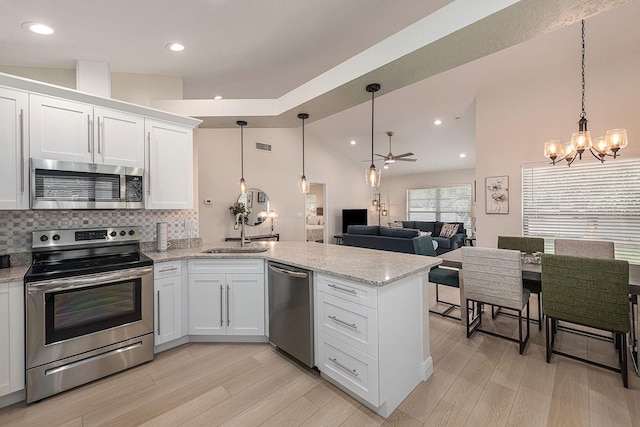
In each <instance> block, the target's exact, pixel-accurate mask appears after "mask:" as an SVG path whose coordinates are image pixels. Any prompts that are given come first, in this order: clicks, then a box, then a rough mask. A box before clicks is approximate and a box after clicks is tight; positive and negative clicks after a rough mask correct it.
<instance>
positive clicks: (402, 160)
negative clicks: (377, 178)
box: [395, 157, 418, 162]
mask: <svg viewBox="0 0 640 427" xmlns="http://www.w3.org/2000/svg"><path fill="white" fill-rule="evenodd" d="M395 160H396V162H415V161H416V160H418V159H399V158H397V157H396V159H395Z"/></svg>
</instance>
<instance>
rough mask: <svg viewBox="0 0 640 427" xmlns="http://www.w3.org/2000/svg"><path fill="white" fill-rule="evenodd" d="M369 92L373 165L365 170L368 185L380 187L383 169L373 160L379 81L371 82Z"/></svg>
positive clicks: (367, 89)
mask: <svg viewBox="0 0 640 427" xmlns="http://www.w3.org/2000/svg"><path fill="white" fill-rule="evenodd" d="M365 89H366V91H367V92H369V93H371V166H369V169H367V170H365V172H364V173H365V175H364V177H365V181H366V183H367V186H368V187H372V188H378V187H380V177H381V176H380V175H381V173H382V171H381V170H380V169H379V168H376V165H375V163H374V162H373V134H374V96H375V93H376V92H377V91H379V90H380V84H379V83H371V84H369V85H367V87H366V88H365Z"/></svg>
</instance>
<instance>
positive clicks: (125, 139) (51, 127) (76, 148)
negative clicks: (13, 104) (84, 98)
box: [29, 94, 144, 168]
mask: <svg viewBox="0 0 640 427" xmlns="http://www.w3.org/2000/svg"><path fill="white" fill-rule="evenodd" d="M29 111H30V134H31V135H30V136H31V138H30V146H31V156H32V157H35V158H40V159H51V160H65V161H72V162H73V161H75V162H86V163H100V164H109V165H117V166H131V167H141V168H142V167H144V118H143V117H141V116H137V115H134V114H128V113H124V112H120V111H116V110H110V109H106V108H100V107H95V108H94V107H93V106H92V105H89V104H84V103H80V102H73V101H67V100H63V99H58V98H50V97H47V96H42V95H36V94H32V95H30V109H29Z"/></svg>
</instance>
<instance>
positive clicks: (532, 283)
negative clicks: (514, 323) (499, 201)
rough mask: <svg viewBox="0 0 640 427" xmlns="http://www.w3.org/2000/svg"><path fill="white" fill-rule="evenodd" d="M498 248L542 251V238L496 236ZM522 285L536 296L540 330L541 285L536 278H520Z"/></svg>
mask: <svg viewBox="0 0 640 427" xmlns="http://www.w3.org/2000/svg"><path fill="white" fill-rule="evenodd" d="M498 249H512V250H517V251H520V252H525V253H527V254H533V253H535V252H540V253H543V252H544V239H543V238H540V237H517V236H498ZM522 286H524V288H525V289H529V291H530V292H531V293H532V294H535V295H536V296H537V297H538V320H537V322H538V330H539V331H541V330H542V319H543V316H542V295H541V294H540V291H541V289H542V285H541V283H540V282H539V281H537V280H529V279H522ZM491 315H492V316H494V317H495V315H494V314H493V308H491Z"/></svg>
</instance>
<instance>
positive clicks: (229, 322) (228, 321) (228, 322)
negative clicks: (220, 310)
mask: <svg viewBox="0 0 640 427" xmlns="http://www.w3.org/2000/svg"><path fill="white" fill-rule="evenodd" d="M229 324H231V321H230V320H229V285H227V326H229Z"/></svg>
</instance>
